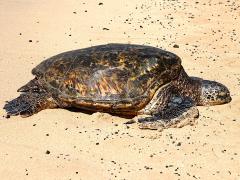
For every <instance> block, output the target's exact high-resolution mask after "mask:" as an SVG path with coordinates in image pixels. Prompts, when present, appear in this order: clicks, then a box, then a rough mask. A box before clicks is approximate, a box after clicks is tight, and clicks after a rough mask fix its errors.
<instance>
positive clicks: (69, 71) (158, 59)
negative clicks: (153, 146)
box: [4, 44, 231, 129]
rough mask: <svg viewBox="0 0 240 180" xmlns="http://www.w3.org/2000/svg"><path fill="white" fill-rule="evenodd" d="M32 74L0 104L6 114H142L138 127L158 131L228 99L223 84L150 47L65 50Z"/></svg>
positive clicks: (101, 46) (124, 46)
mask: <svg viewBox="0 0 240 180" xmlns="http://www.w3.org/2000/svg"><path fill="white" fill-rule="evenodd" d="M32 74H33V75H35V78H34V79H33V80H31V81H30V82H28V83H27V84H26V85H24V86H23V87H21V88H20V89H18V92H21V94H20V96H19V97H18V98H16V99H14V100H12V101H10V102H7V103H6V105H5V106H4V109H5V110H6V111H7V115H8V116H12V115H21V116H23V117H28V116H31V115H33V114H34V113H37V112H39V111H41V110H43V109H47V108H69V107H75V108H79V109H82V110H89V111H93V112H108V113H113V114H118V115H132V116H137V115H141V116H137V117H142V118H139V119H138V122H139V124H140V125H139V126H140V127H141V128H150V129H157V128H160V127H169V126H175V125H176V124H179V123H180V124H181V122H184V121H185V122H188V123H190V122H191V121H193V120H194V119H196V118H197V117H198V110H197V108H196V105H216V104H224V103H228V102H230V101H231V97H230V93H229V90H228V89H227V88H226V87H225V86H224V85H222V84H220V83H218V82H215V81H208V80H203V79H200V78H195V77H189V76H188V75H187V74H186V72H185V71H184V69H183V67H182V66H181V59H180V58H179V57H178V56H177V55H175V54H173V53H170V52H167V51H164V50H161V49H159V48H155V47H151V46H143V45H130V44H107V45H99V46H93V47H89V48H84V49H79V50H74V51H69V52H64V53H61V54H59V55H56V56H53V57H51V58H49V59H47V60H45V61H43V62H42V63H40V64H39V65H38V66H37V67H35V68H34V69H33V70H32ZM128 123H129V122H128Z"/></svg>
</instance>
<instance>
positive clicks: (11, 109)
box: [3, 91, 57, 117]
mask: <svg viewBox="0 0 240 180" xmlns="http://www.w3.org/2000/svg"><path fill="white" fill-rule="evenodd" d="M55 107H57V105H56V103H55V102H54V100H53V98H51V97H50V96H48V94H47V93H44V92H32V91H29V92H26V93H23V94H21V95H20V96H19V97H17V98H16V99H13V100H11V101H9V102H7V103H6V104H5V106H4V107H3V108H4V109H5V110H6V112H7V116H17V115H21V116H22V117H28V116H31V115H33V114H35V113H37V112H39V111H41V110H43V109H48V108H55Z"/></svg>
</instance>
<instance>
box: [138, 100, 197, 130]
mask: <svg viewBox="0 0 240 180" xmlns="http://www.w3.org/2000/svg"><path fill="white" fill-rule="evenodd" d="M198 116H199V112H198V109H197V107H196V105H195V103H194V102H193V101H192V100H191V99H190V98H186V97H184V98H183V97H179V96H173V97H172V98H171V100H170V102H169V103H168V105H167V106H166V107H165V108H164V109H163V110H162V111H160V112H158V113H156V114H154V115H152V116H150V117H145V118H140V119H138V123H139V128H140V129H151V130H159V131H162V130H163V129H166V128H170V127H177V128H180V127H183V126H185V125H188V124H189V125H194V124H195V123H196V119H197V118H198Z"/></svg>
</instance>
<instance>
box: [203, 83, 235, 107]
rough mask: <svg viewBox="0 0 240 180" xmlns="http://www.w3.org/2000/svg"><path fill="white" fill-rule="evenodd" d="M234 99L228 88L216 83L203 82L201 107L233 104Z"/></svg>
mask: <svg viewBox="0 0 240 180" xmlns="http://www.w3.org/2000/svg"><path fill="white" fill-rule="evenodd" d="M231 100H232V98H231V95H230V92H229V90H228V88H227V87H226V86H224V85H223V84H221V83H219V82H216V81H208V80H203V81H202V88H201V96H200V103H199V105H205V106H206V105H207V106H212V105H220V104H226V103H229V102H231Z"/></svg>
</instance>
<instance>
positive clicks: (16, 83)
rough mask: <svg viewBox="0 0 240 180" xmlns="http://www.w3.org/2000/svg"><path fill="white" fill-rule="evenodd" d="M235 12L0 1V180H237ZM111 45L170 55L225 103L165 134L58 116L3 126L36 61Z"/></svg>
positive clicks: (195, 5)
mask: <svg viewBox="0 0 240 180" xmlns="http://www.w3.org/2000/svg"><path fill="white" fill-rule="evenodd" d="M239 12H240V2H239V1H237V0H229V1H221V0H212V1H209V0H202V1H183V0H173V1H157V0H149V1H147V0H145V1H144V0H131V1H127V0H121V1H111V0H103V1H93V0H88V1H77V0H62V1H57V0H41V1H35V0H21V1H17V0H8V1H0V27H1V30H0V42H1V43H0V82H1V88H0V107H1V108H0V115H1V119H0V179H1V180H5V179H7V180H9V179H14V180H15V179H31V180H32V179H33V180H35V179H41V180H42V179H58V180H59V179H64V180H65V179H233V180H236V179H240V156H239V154H240V140H239V137H240V93H239V92H240V91H239V89H240V61H239V60H240V31H239V29H240V25H239V21H240V13H239ZM111 42H117V43H134V44H146V45H152V46H156V47H161V48H163V49H167V50H169V51H172V52H174V53H176V54H178V55H179V56H180V57H181V58H182V60H183V66H184V67H185V70H186V71H187V72H188V74H190V75H192V76H198V77H201V78H206V79H212V80H216V81H219V82H221V83H223V84H225V85H226V86H227V87H228V88H229V89H230V92H231V95H232V102H231V103H229V104H225V105H221V106H212V107H199V110H200V117H199V119H198V123H197V124H196V125H195V126H185V127H183V128H169V129H166V130H164V131H163V132H158V131H150V130H140V129H138V127H137V126H136V125H135V124H133V125H128V126H126V125H124V124H123V123H124V122H126V121H127V119H124V118H120V117H114V116H111V115H109V114H104V113H95V114H93V115H89V114H84V113H80V112H71V111H68V110H64V109H52V110H44V111H41V112H40V113H38V114H36V115H34V116H31V117H29V118H21V117H11V118H10V119H5V118H4V117H3V116H4V115H5V111H4V110H3V109H2V107H3V106H4V104H5V101H6V100H10V99H12V98H14V97H16V96H17V95H18V93H17V92H16V90H17V89H18V88H19V87H20V86H21V85H23V84H25V83H26V82H28V81H29V80H30V79H31V78H33V76H32V75H31V73H30V72H31V69H32V68H33V67H35V65H37V64H39V63H40V62H41V61H42V60H44V59H45V58H47V57H50V56H52V55H55V54H58V53H60V52H63V51H67V50H73V49H79V48H83V47H88V46H92V45H98V44H106V43H111ZM175 44H177V45H178V46H179V48H174V47H173V46H174V45H175Z"/></svg>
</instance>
